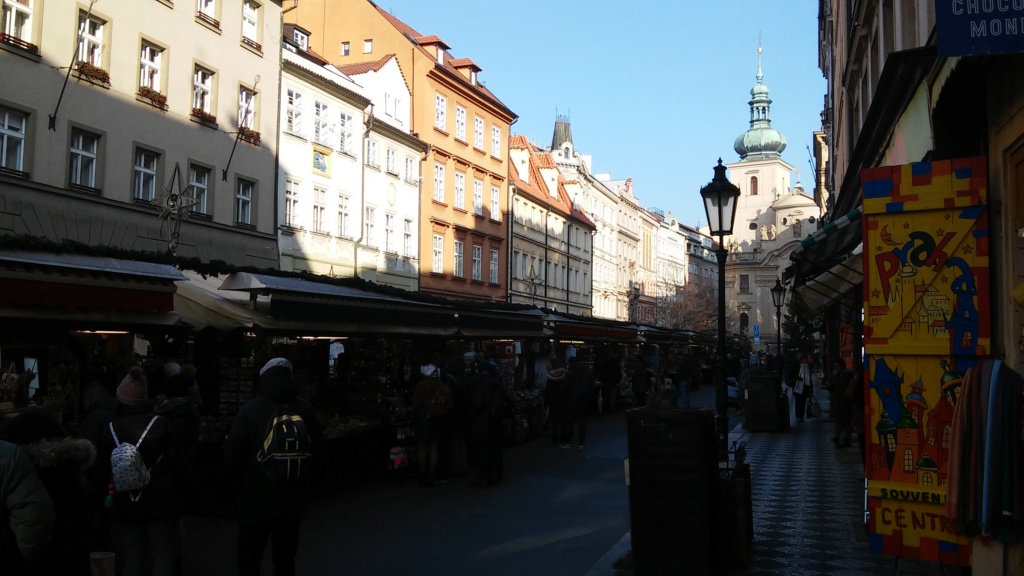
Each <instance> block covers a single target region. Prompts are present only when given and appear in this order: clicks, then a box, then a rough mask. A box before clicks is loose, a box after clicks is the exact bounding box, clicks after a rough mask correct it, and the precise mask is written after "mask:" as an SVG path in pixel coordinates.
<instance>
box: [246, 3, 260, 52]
mask: <svg viewBox="0 0 1024 576" xmlns="http://www.w3.org/2000/svg"><path fill="white" fill-rule="evenodd" d="M259 29H260V5H259V4H257V3H255V2H253V1H252V0H245V1H244V2H242V38H247V39H249V40H252V41H253V42H255V43H258V42H259V35H258V34H259Z"/></svg>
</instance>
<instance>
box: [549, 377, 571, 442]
mask: <svg viewBox="0 0 1024 576" xmlns="http://www.w3.org/2000/svg"><path fill="white" fill-rule="evenodd" d="M567 373H568V371H567V370H566V369H565V368H553V369H549V370H548V374H547V386H546V387H545V389H544V401H545V403H546V404H547V407H548V427H549V428H551V443H552V444H554V445H555V446H561V447H562V448H569V447H570V446H569V443H568V440H566V439H565V438H566V435H567V434H571V431H570V432H567V431H566V429H567V428H569V426H570V425H571V421H570V414H569V396H570V394H569V385H568V382H567V380H566V375H567Z"/></svg>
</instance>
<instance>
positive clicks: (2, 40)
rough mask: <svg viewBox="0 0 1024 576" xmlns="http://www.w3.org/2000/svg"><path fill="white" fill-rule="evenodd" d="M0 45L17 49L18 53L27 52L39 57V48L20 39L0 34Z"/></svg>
mask: <svg viewBox="0 0 1024 576" xmlns="http://www.w3.org/2000/svg"><path fill="white" fill-rule="evenodd" d="M0 44H3V45H5V46H10V47H13V48H16V49H18V50H19V51H23V52H28V53H29V54H32V55H34V56H39V47H38V46H36V45H35V44H32V43H31V42H26V41H24V40H22V39H21V38H15V37H14V36H11V35H10V34H3V33H0Z"/></svg>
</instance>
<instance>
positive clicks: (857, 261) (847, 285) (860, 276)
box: [792, 245, 864, 315]
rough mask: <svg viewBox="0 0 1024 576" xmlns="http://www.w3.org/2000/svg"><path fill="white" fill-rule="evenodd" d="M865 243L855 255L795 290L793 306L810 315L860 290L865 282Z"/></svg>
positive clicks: (859, 246)
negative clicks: (863, 252)
mask: <svg viewBox="0 0 1024 576" xmlns="http://www.w3.org/2000/svg"><path fill="white" fill-rule="evenodd" d="M862 251H863V245H858V246H857V248H856V249H854V251H853V255H852V256H850V257H849V258H847V259H846V260H844V261H842V262H840V263H839V264H836V265H835V266H833V267H832V268H829V269H828V270H826V271H824V272H822V273H821V274H819V275H818V276H817V277H815V278H814V279H812V280H809V281H808V282H807V283H805V284H804V285H802V286H797V287H796V289H795V290H794V292H793V300H792V303H793V306H795V307H796V308H797V309H798V310H800V311H802V312H803V313H805V314H808V315H815V314H818V313H820V312H822V311H823V310H824V309H826V308H828V307H830V306H831V305H832V304H833V303H835V302H837V301H838V300H840V299H842V298H845V297H847V296H848V295H849V294H850V293H851V292H853V291H855V290H858V289H859V288H860V286H861V284H862V283H863V282H864V268H863V266H864V263H863V257H864V255H863V254H862Z"/></svg>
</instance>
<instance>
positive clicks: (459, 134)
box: [455, 106, 466, 142]
mask: <svg viewBox="0 0 1024 576" xmlns="http://www.w3.org/2000/svg"><path fill="white" fill-rule="evenodd" d="M455 138H457V139H459V140H462V141H463V142H465V141H466V109H465V108H463V107H462V106H456V107H455Z"/></svg>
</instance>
